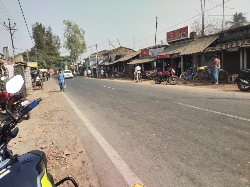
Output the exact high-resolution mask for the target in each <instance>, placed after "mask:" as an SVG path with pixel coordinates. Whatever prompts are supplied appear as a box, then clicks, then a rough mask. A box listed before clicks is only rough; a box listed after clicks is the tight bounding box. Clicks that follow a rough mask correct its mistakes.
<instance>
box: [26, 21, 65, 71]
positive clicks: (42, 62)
mask: <svg viewBox="0 0 250 187" xmlns="http://www.w3.org/2000/svg"><path fill="white" fill-rule="evenodd" d="M32 34H33V39H34V42H35V45H34V46H33V47H32V48H31V50H30V51H29V52H28V55H29V61H33V62H38V66H39V68H47V69H49V68H51V67H52V66H54V64H55V63H56V62H57V59H58V57H59V56H60V52H59V49H60V46H61V44H60V39H59V37H58V36H56V35H54V34H53V32H52V29H51V27H50V26H49V27H48V28H45V27H44V26H43V25H42V24H41V23H38V22H36V23H35V24H34V25H32ZM22 55H23V57H24V60H25V61H28V57H27V52H24V53H23V54H22Z"/></svg>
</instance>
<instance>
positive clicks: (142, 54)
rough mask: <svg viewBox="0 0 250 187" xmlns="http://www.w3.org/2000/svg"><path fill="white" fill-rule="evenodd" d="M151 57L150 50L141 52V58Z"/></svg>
mask: <svg viewBox="0 0 250 187" xmlns="http://www.w3.org/2000/svg"><path fill="white" fill-rule="evenodd" d="M144 56H149V49H144V50H142V51H141V57H144Z"/></svg>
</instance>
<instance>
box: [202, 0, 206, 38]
mask: <svg viewBox="0 0 250 187" xmlns="http://www.w3.org/2000/svg"><path fill="white" fill-rule="evenodd" d="M201 12H202V28H201V36H204V35H205V33H204V27H205V26H204V16H205V0H204V6H203V5H202V0H201Z"/></svg>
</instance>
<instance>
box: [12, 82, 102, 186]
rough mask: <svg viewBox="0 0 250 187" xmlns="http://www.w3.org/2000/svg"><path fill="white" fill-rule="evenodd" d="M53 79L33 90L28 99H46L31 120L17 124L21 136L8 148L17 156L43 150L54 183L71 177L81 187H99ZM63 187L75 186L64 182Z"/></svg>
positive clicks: (34, 112) (32, 114)
mask: <svg viewBox="0 0 250 187" xmlns="http://www.w3.org/2000/svg"><path fill="white" fill-rule="evenodd" d="M60 94H61V93H60V92H59V91H58V90H57V89H56V88H55V85H54V84H53V83H52V80H49V81H47V82H45V83H44V89H43V90H34V93H33V94H31V95H29V96H28V99H29V100H33V99H36V98H39V97H41V98H42V99H43V100H42V102H41V103H40V104H39V106H38V107H36V108H35V109H34V110H32V111H31V118H30V119H29V120H25V121H23V122H22V123H20V124H19V125H18V127H19V134H18V135H17V137H16V138H15V139H13V140H12V141H11V142H10V144H9V146H10V149H11V150H12V151H13V153H14V154H19V155H21V154H24V153H26V152H28V151H30V150H42V151H44V152H45V153H46V156H47V160H48V171H49V172H50V173H51V174H52V176H53V177H54V181H55V182H58V181H59V180H60V179H62V178H64V177H67V176H71V177H73V178H74V179H75V180H76V181H77V183H78V185H79V187H99V186H100V185H99V182H98V177H97V175H96V174H95V172H94V170H93V167H92V164H91V160H90V159H89V158H88V155H87V153H86V152H85V150H84V147H83V145H82V143H81V141H80V138H79V137H78V135H77V130H76V126H75V125H74V124H73V123H72V120H71V118H70V116H69V115H67V114H68V113H69V112H68V110H69V109H65V108H63V107H61V106H63V103H62V102H63V101H62V99H61V97H60V96H58V95H60ZM69 184H70V183H69ZM61 186H72V185H68V184H67V182H65V183H64V184H63V185H61Z"/></svg>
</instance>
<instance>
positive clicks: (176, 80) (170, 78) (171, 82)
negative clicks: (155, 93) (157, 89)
mask: <svg viewBox="0 0 250 187" xmlns="http://www.w3.org/2000/svg"><path fill="white" fill-rule="evenodd" d="M169 83H170V84H171V85H176V84H177V83H178V78H177V77H173V76H171V77H169Z"/></svg>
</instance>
